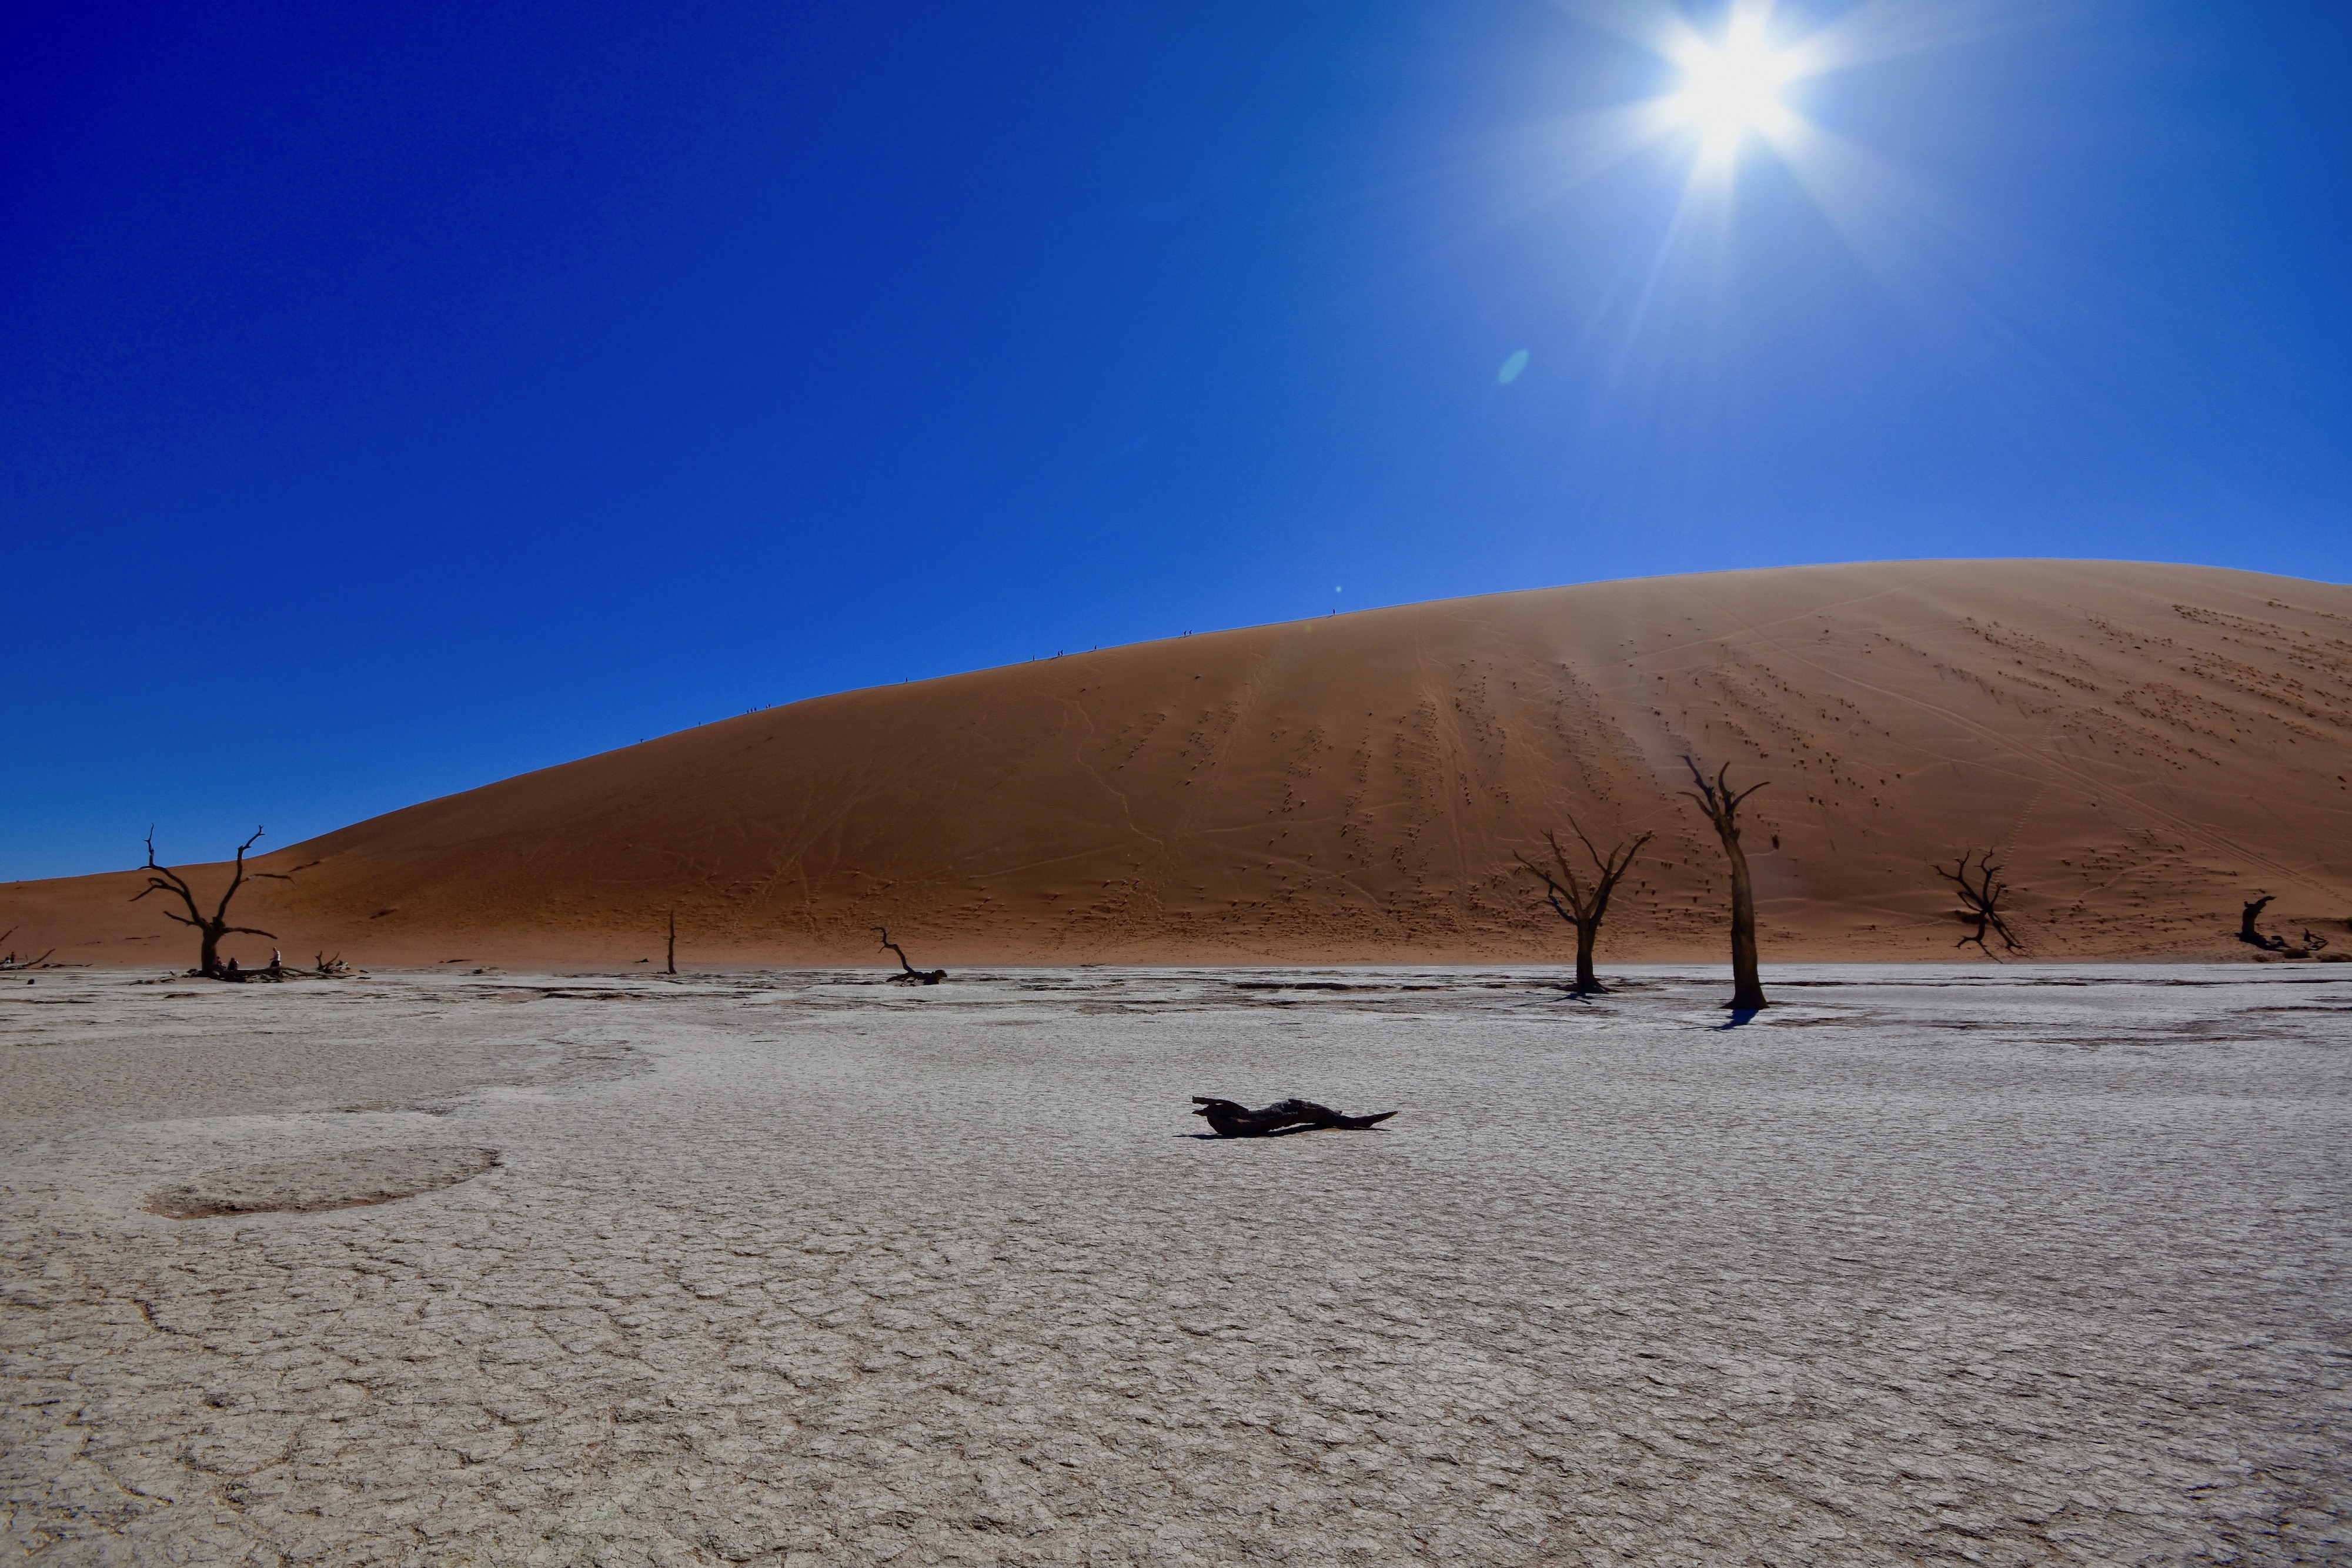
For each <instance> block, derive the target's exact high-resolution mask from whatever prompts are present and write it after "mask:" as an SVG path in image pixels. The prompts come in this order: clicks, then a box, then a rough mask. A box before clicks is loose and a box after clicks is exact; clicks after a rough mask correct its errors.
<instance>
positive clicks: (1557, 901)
mask: <svg viewBox="0 0 2352 1568" xmlns="http://www.w3.org/2000/svg"><path fill="white" fill-rule="evenodd" d="M1568 825H1569V828H1570V831H1573V832H1574V833H1575V834H1576V837H1577V841H1579V842H1580V843H1581V844H1583V845H1584V852H1585V853H1586V854H1588V855H1591V857H1592V868H1593V873H1594V879H1593V881H1592V882H1591V883H1590V884H1588V883H1586V882H1585V881H1584V879H1583V878H1582V877H1580V876H1579V875H1577V873H1576V867H1574V866H1573V865H1570V863H1569V859H1568V852H1567V851H1566V850H1563V849H1561V848H1560V847H1559V834H1558V833H1546V834H1545V835H1544V841H1545V842H1546V843H1548V844H1549V845H1551V858H1552V862H1553V863H1554V864H1555V865H1557V866H1558V867H1559V878H1558V879H1557V880H1554V878H1553V876H1552V874H1551V873H1549V872H1548V871H1546V870H1544V868H1543V867H1541V866H1539V865H1538V864H1536V863H1535V862H1533V861H1531V860H1529V859H1528V857H1527V856H1525V855H1523V854H1519V853H1517V852H1516V851H1514V852H1513V856H1512V858H1513V859H1515V860H1517V862H1519V863H1520V864H1521V865H1523V866H1525V867H1527V868H1528V870H1529V871H1531V872H1533V873H1536V875H1538V876H1539V877H1541V878H1543V884H1544V901H1545V902H1546V903H1548V904H1550V905H1551V907H1552V911H1553V913H1555V914H1557V915H1559V917H1560V918H1561V919H1562V920H1565V921H1567V922H1568V923H1569V924H1570V925H1573V926H1574V927H1576V992H1577V994H1578V995H1579V996H1593V995H1597V994H1599V992H1600V991H1601V980H1600V977H1598V976H1596V975H1595V974H1593V972H1592V945H1593V943H1594V942H1595V941H1596V940H1597V939H1598V938H1599V937H1600V936H1601V916H1602V915H1607V914H1608V913H1609V895H1610V894H1612V893H1615V892H1616V891H1617V883H1618V881H1619V879H1620V878H1622V877H1623V876H1624V874H1625V873H1626V872H1627V871H1628V870H1630V869H1632V867H1633V857H1634V856H1635V855H1636V854H1639V853H1640V852H1641V850H1642V846H1643V844H1646V843H1648V842H1649V841H1650V839H1651V837H1652V835H1650V834H1648V833H1643V835H1642V836H1641V837H1640V838H1638V839H1635V840H1634V841H1633V842H1632V843H1630V844H1619V845H1617V846H1615V847H1614V848H1612V850H1610V852H1608V853H1607V854H1605V855H1604V854H1602V853H1601V852H1600V851H1599V850H1598V849H1595V848H1594V847H1593V844H1592V841H1591V839H1588V838H1586V837H1585V836H1584V830H1583V829H1582V828H1581V827H1579V826H1578V825H1577V821H1576V819H1575V818H1574V817H1570V819H1569V820H1568ZM1563 894H1564V895H1565V897H1566V902H1562V895H1563Z"/></svg>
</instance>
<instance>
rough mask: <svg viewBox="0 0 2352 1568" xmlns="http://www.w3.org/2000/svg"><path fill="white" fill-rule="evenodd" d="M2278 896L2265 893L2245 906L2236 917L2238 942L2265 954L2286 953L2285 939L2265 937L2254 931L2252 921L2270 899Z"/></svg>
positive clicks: (2282, 937) (2281, 937)
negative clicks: (2258, 949) (2260, 950)
mask: <svg viewBox="0 0 2352 1568" xmlns="http://www.w3.org/2000/svg"><path fill="white" fill-rule="evenodd" d="M2277 896H2278V894H2275V893H2266V894H2263V895H2262V896H2261V897H2260V898H2257V899H2256V900H2254V901H2253V902H2252V904H2248V905H2246V907H2245V909H2244V911H2243V912H2242V914H2240V915H2239V916H2238V940H2239V941H2241V942H2245V943H2250V944H2252V946H2256V947H2260V948H2261V949H2262V950H2263V952H2265V953H2284V952H2285V951H2286V938H2285V937H2284V936H2263V934H2262V933H2261V932H2259V931H2257V930H2255V929H2254V920H2255V918H2256V917H2257V916H2259V915H2261V914H2262V912H2263V905H2265V904H2269V903H2270V901H2271V900H2272V899H2273V898H2276V897H2277Z"/></svg>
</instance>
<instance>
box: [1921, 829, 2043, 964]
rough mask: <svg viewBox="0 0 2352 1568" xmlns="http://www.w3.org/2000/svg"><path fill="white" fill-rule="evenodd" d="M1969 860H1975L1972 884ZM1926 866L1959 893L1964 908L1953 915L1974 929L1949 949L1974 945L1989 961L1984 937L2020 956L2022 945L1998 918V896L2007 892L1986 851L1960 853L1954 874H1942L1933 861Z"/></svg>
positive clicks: (1951, 872) (2003, 921)
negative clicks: (1974, 926) (1973, 925)
mask: <svg viewBox="0 0 2352 1568" xmlns="http://www.w3.org/2000/svg"><path fill="white" fill-rule="evenodd" d="M1971 856H1975V857H1976V860H1977V867H1976V871H1975V873H1973V875H1974V879H1975V880H1973V881H1971V880H1970V876H1971V873H1970V872H1969V858H1970V857H1971ZM1928 864H1929V865H1930V866H1932V867H1933V868H1934V870H1935V873H1936V874H1937V876H1940V877H1942V878H1943V879H1944V880H1945V881H1946V882H1948V883H1951V884H1952V885H1953V886H1954V887H1956V888H1958V889H1959V892H1960V903H1961V904H1964V905H1966V906H1967V907H1965V908H1963V909H1960V910H1958V911H1957V912H1956V913H1957V914H1958V915H1959V917H1960V919H1961V921H1962V922H1964V923H1967V922H1973V923H1974V924H1975V925H1976V930H1975V932H1974V933H1973V934H1971V935H1969V936H1963V937H1961V938H1960V939H1959V940H1958V941H1957V942H1955V943H1953V944H1952V946H1955V947H1965V946H1968V945H1969V943H1971V942H1973V943H1975V944H1976V945H1977V950H1978V951H1979V952H1980V953H1982V954H1984V955H1985V956H1987V957H1990V956H1992V949H1991V948H1990V947H1988V946H1985V937H1986V936H1987V935H1991V936H1998V937H2000V943H2001V946H2002V947H2003V948H2004V949H2005V950H2006V951H2008V952H2011V953H2021V952H2023V951H2024V950H2025V945H2024V944H2023V943H2021V942H2020V941H2019V940H2018V939H2017V937H2016V936H2015V934H2014V933H2012V932H2011V930H2010V928H2009V922H2007V921H2006V920H2003V919H2002V918H2001V915H2000V901H2001V896H2002V894H2006V893H2008V892H2009V884H2008V883H2005V882H2002V881H2000V867H1999V866H1997V865H1995V864H1993V863H1992V852H1991V851H1990V850H1987V851H1985V852H1984V853H1983V854H1982V855H1980V856H1979V855H1977V852H1976V851H1974V850H1969V851H1966V852H1963V853H1962V854H1961V856H1960V863H1959V867H1958V870H1955V871H1946V870H1945V869H1944V868H1943V866H1942V865H1941V864H1940V863H1938V862H1933V861H1930V862H1928Z"/></svg>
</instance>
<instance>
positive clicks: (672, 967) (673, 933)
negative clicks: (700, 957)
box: [669, 909, 677, 975]
mask: <svg viewBox="0 0 2352 1568" xmlns="http://www.w3.org/2000/svg"><path fill="white" fill-rule="evenodd" d="M669 972H670V973H671V974H673V975H675V974H677V910H675V909H673V910H671V911H670V912H669Z"/></svg>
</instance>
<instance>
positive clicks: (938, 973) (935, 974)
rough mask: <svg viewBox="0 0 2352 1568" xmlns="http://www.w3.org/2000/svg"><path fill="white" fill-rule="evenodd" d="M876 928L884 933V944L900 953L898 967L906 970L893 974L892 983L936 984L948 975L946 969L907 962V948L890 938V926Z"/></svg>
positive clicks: (911, 984) (912, 984) (910, 984)
mask: <svg viewBox="0 0 2352 1568" xmlns="http://www.w3.org/2000/svg"><path fill="white" fill-rule="evenodd" d="M874 929H875V930H877V931H879V932H881V933H882V946H885V947H887V948H889V949H890V951H892V952H893V953H896V954H898V967H899V968H901V969H903V970H905V971H906V973H904V974H902V975H893V976H891V977H890V983H891V984H892V985H903V986H936V985H938V984H939V983H940V981H941V980H944V979H946V978H947V977H948V972H947V971H946V970H945V969H918V968H917V967H915V966H913V965H912V964H909V963H908V962H907V950H906V949H905V948H904V947H901V946H898V944H897V943H896V942H893V941H891V940H890V932H889V928H888V927H887V926H882V925H877V926H876V927H875V928H874Z"/></svg>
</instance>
